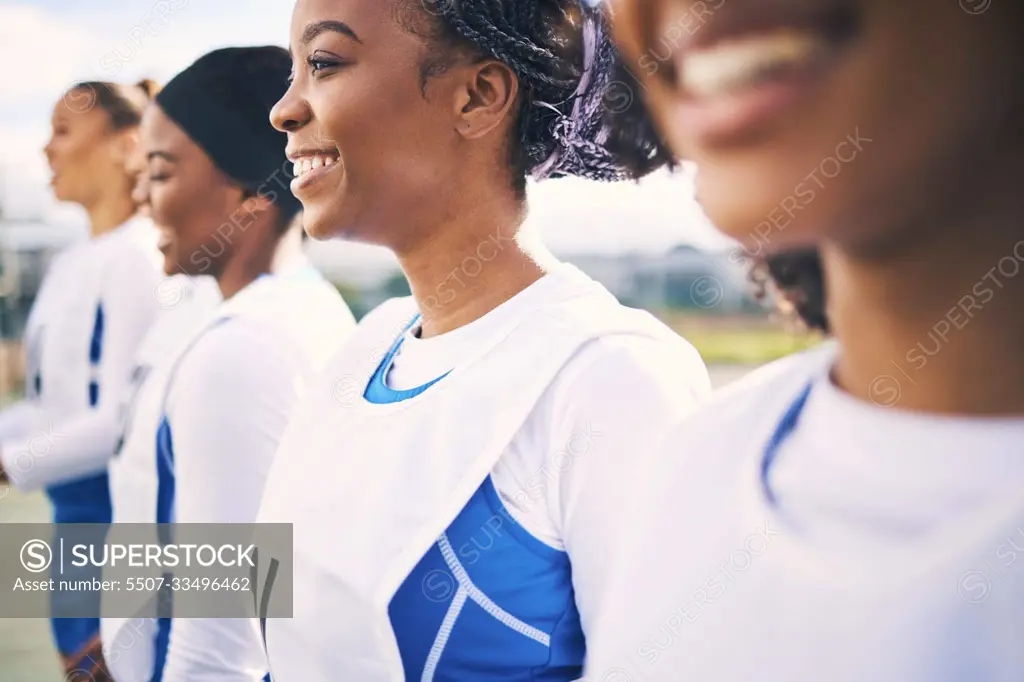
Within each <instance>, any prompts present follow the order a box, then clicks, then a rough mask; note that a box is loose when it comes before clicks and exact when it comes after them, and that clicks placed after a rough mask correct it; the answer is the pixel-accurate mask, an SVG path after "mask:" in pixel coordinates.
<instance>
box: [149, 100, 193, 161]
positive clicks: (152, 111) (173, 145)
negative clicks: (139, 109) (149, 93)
mask: <svg viewBox="0 0 1024 682" xmlns="http://www.w3.org/2000/svg"><path fill="white" fill-rule="evenodd" d="M139 141H140V144H141V146H142V147H143V149H145V151H146V153H147V154H149V153H150V152H164V153H166V154H172V155H173V156H174V157H175V158H176V159H179V160H182V159H185V160H187V159H189V158H192V157H196V156H205V154H204V152H203V150H202V149H201V148H200V147H199V145H197V144H196V143H195V142H193V141H192V138H190V137H189V136H188V134H186V133H185V131H184V130H182V129H181V128H179V127H178V124H177V123H175V122H174V121H173V120H172V119H171V118H170V117H169V116H168V115H167V114H165V113H164V110H163V109H161V108H160V105H158V104H150V105H149V106H148V107H146V111H145V112H143V114H142V123H141V125H140V126H139Z"/></svg>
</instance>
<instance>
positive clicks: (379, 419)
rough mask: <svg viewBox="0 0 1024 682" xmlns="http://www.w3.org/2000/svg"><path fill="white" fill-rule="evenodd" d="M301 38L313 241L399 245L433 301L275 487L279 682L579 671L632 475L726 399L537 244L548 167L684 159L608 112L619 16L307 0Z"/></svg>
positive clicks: (266, 518) (297, 142) (358, 338)
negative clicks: (283, 537)
mask: <svg viewBox="0 0 1024 682" xmlns="http://www.w3.org/2000/svg"><path fill="white" fill-rule="evenodd" d="M291 42H292V44H291V50H292V59H293V64H294V69H293V83H292V86H291V89H290V90H289V91H288V93H287V94H286V95H285V97H284V98H283V99H282V100H281V101H280V102H279V103H278V104H277V106H276V107H275V110H274V112H273V113H272V120H273V122H274V124H275V125H276V126H277V127H278V128H279V129H280V130H283V131H286V132H287V133H288V137H289V143H288V154H289V157H290V158H291V159H292V160H293V161H294V164H295V175H296V179H295V180H294V181H293V184H292V188H293V191H294V193H295V195H296V196H297V197H298V198H299V199H300V200H301V201H302V203H303V209H304V220H305V228H306V230H307V232H308V233H309V234H311V235H312V236H313V237H316V238H320V239H325V238H331V237H345V238H348V239H356V240H360V241H365V242H371V243H374V244H379V245H383V246H386V247H387V248H389V249H390V250H392V251H393V252H394V253H395V254H396V256H397V257H398V260H399V261H400V263H401V265H402V268H403V270H404V272H405V274H406V276H407V278H408V280H409V283H410V285H411V289H412V292H413V295H412V296H411V297H410V298H408V299H398V300H392V301H388V302H387V303H385V304H383V305H381V306H380V307H379V308H378V309H376V310H375V311H373V312H371V313H370V314H369V315H368V316H367V317H366V318H365V319H364V320H363V321H362V322H361V324H360V327H359V329H358V330H357V332H356V334H355V336H354V338H353V339H352V340H350V341H349V342H348V343H347V344H346V345H345V347H344V348H343V349H342V350H341V352H340V353H339V355H338V356H337V357H336V358H335V360H334V361H333V362H332V363H331V364H330V366H329V368H328V370H327V371H326V372H325V373H323V374H322V375H321V377H320V379H319V383H318V384H314V385H312V386H311V388H310V390H309V391H308V392H307V393H306V397H305V399H304V401H303V403H302V404H301V405H299V407H298V408H297V409H296V411H295V412H294V413H293V417H292V421H291V423H290V424H289V427H288V429H287V431H286V433H285V435H284V437H283V440H282V442H281V446H280V448H279V450H278V454H277V457H276V459H275V464H274V467H273V468H272V470H271V473H270V474H269V477H268V481H269V482H268V487H267V489H266V491H265V494H264V498H263V503H262V508H261V513H260V521H261V522H281V523H290V524H292V525H293V528H294V531H295V536H294V557H295V565H294V586H295V587H294V609H293V613H294V617H293V618H291V619H276V620H275V619H271V620H267V621H265V622H264V623H263V630H264V635H265V644H266V647H267V651H268V655H269V662H270V669H271V672H272V674H273V676H274V680H275V682H292V681H301V682H308V681H309V680H327V679H339V680H359V681H360V682H376V681H383V680H403V679H408V680H474V681H475V680H541V679H543V680H575V679H578V678H579V677H580V675H581V672H582V666H583V664H584V659H585V655H586V640H587V633H588V632H589V630H590V629H591V628H592V627H595V626H596V624H597V623H598V622H600V621H601V620H603V619H607V618H612V617H613V614H609V613H607V612H606V611H605V610H604V609H603V604H604V601H605V596H606V595H605V586H606V584H607V583H606V572H605V568H606V565H607V563H608V562H607V557H608V553H609V552H614V551H615V547H616V544H617V542H618V537H619V528H618V524H617V518H618V517H619V515H620V514H619V511H620V508H621V507H622V506H624V505H625V504H626V503H627V502H628V500H627V499H626V498H624V497H623V496H622V495H621V493H620V491H621V490H623V489H624V488H623V487H622V486H623V485H624V484H625V482H627V481H628V480H629V478H630V474H631V464H630V462H631V459H632V458H633V457H634V456H635V455H636V453H637V452H638V451H643V450H645V449H649V448H652V447H654V446H655V445H656V444H657V443H658V442H659V441H660V439H661V438H662V437H663V436H664V433H665V430H666V429H667V428H668V427H669V425H670V424H672V423H673V422H675V421H676V420H677V419H678V418H679V417H680V415H682V414H683V413H684V412H686V411H688V410H689V408H690V407H691V406H692V405H693V404H694V403H695V402H696V401H697V400H698V399H699V398H700V397H701V396H702V395H703V394H704V393H705V392H706V391H707V390H708V378H707V374H706V370H705V368H704V366H703V363H702V362H701V361H700V358H699V357H698V355H697V354H696V352H695V351H694V350H693V348H692V347H691V346H689V344H687V343H686V342H684V341H683V340H682V339H680V338H679V337H678V336H676V335H675V334H673V333H672V332H671V331H670V330H668V329H667V328H666V327H664V326H663V325H661V324H660V323H659V322H657V321H656V320H655V319H654V318H653V317H652V316H650V315H648V314H647V313H644V312H640V311H635V310H630V309H627V308H624V307H623V306H621V305H620V304H619V303H618V302H617V301H616V300H615V299H614V297H612V296H611V295H610V294H609V293H608V292H607V291H606V290H604V289H603V288H602V287H601V286H600V285H598V284H597V283H595V282H594V281H592V280H591V279H589V278H588V277H586V276H585V275H583V274H582V273H581V272H579V271H578V270H576V269H574V268H572V267H570V266H568V265H565V264H561V263H559V262H557V261H556V260H555V259H554V258H553V257H552V256H551V254H550V253H548V252H547V251H546V250H545V249H544V247H543V246H542V245H541V244H540V243H539V242H538V240H537V238H536V236H535V235H533V234H530V233H529V232H528V231H527V230H526V229H525V228H523V223H524V220H525V218H526V215H527V213H528V205H527V202H526V184H527V178H528V177H533V178H535V179H538V180H543V179H546V178H556V177H560V176H567V175H571V176H576V177H583V178H591V179H595V180H606V181H612V180H625V179H629V178H635V177H639V176H641V175H643V174H644V173H646V172H648V171H650V170H653V169H654V168H656V167H658V166H659V165H661V164H662V163H663V162H664V159H665V157H664V155H663V151H662V149H661V147H660V145H659V144H658V141H657V138H656V137H654V136H653V135H650V131H649V128H646V127H645V125H644V124H642V122H639V121H638V122H637V123H636V124H632V123H631V124H623V125H621V126H616V127H610V126H609V125H608V123H606V120H605V117H606V114H607V112H606V111H605V107H604V106H603V102H604V100H605V97H606V95H607V92H608V87H609V85H610V84H611V83H613V81H614V79H615V74H616V73H617V70H616V69H617V61H616V59H617V58H616V53H615V51H614V49H613V47H612V45H611V44H610V42H609V39H608V36H607V33H606V27H605V23H604V20H603V17H602V15H601V14H599V13H597V12H594V11H592V10H590V9H588V8H586V7H584V6H583V5H581V4H580V3H579V2H578V0H543V1H541V0H535V1H525V0H516V1H515V2H511V1H510V2H497V1H495V0H461V1H460V2H456V3H447V2H440V3H437V4H429V5H427V6H424V5H423V4H422V3H420V2H418V1H416V0H299V2H298V3H297V5H296V7H295V12H294V16H293V23H292V30H291ZM626 159H633V161H632V162H627V161H626Z"/></svg>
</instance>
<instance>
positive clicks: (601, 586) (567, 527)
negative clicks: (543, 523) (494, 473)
mask: <svg viewBox="0 0 1024 682" xmlns="http://www.w3.org/2000/svg"><path fill="white" fill-rule="evenodd" d="M574 364H575V367H574V368H573V370H574V372H573V375H572V376H571V377H569V378H568V380H567V381H566V382H565V383H564V390H562V391H561V392H560V395H558V396H556V400H555V407H554V410H553V414H552V428H551V432H550V433H551V437H552V440H551V441H550V442H549V445H548V449H547V452H548V453H552V454H550V455H549V461H548V465H549V467H548V468H549V471H554V472H559V474H558V478H557V484H556V485H552V486H550V488H549V489H548V492H547V497H548V504H547V506H548V509H549V513H551V514H552V516H553V517H554V519H553V521H554V523H555V526H556V528H557V529H558V532H559V535H560V536H561V539H562V542H563V544H564V546H565V550H566V552H567V553H568V554H569V559H570V562H571V565H572V581H573V589H574V591H575V594H576V605H577V609H578V610H579V614H580V619H581V623H582V626H583V631H584V634H585V635H586V636H588V639H589V633H590V632H591V631H593V629H594V628H596V627H598V624H599V621H601V620H609V621H614V619H615V614H612V613H607V609H606V608H605V605H606V604H607V603H608V599H609V594H608V593H609V588H610V585H611V582H610V581H609V579H608V578H609V568H610V563H611V562H610V560H609V559H610V558H611V557H613V556H614V555H615V554H616V553H617V552H619V551H621V550H620V547H621V538H622V537H623V534H624V533H628V532H629V529H628V528H625V527H624V526H623V524H622V518H623V514H622V513H621V512H622V510H623V509H624V508H625V507H626V506H627V504H628V503H629V500H628V499H627V491H629V490H630V487H629V485H628V483H629V480H630V479H631V477H632V476H633V475H634V474H635V473H636V470H637V467H636V466H635V463H636V462H637V460H638V458H639V456H640V453H643V452H646V451H650V450H652V449H653V448H655V447H657V446H658V445H659V444H660V443H662V442H664V439H665V438H666V436H667V435H668V434H669V433H670V432H671V430H672V429H673V427H675V426H676V425H677V424H678V422H679V420H681V419H682V418H684V417H685V416H686V415H687V414H688V413H689V412H690V411H691V410H692V409H693V408H695V407H696V406H697V405H699V404H700V402H701V401H702V400H703V399H704V398H705V397H706V396H707V395H708V394H709V393H710V381H709V378H708V374H707V368H706V367H705V366H704V363H703V361H702V360H701V359H700V356H699V355H698V354H697V352H696V351H695V350H693V348H692V347H691V346H689V344H686V343H685V342H681V341H680V343H678V344H677V343H673V342H668V341H664V340H654V339H649V338H640V337H623V338H618V339H615V338H613V339H603V340H601V341H599V342H597V344H595V345H592V346H590V347H589V348H587V349H585V350H584V351H583V352H582V353H581V355H580V356H578V358H577V362H576V363H574Z"/></svg>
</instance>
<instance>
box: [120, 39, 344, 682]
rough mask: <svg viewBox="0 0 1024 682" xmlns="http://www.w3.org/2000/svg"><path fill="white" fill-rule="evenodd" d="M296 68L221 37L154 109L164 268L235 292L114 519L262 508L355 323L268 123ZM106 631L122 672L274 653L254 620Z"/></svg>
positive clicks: (179, 671)
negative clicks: (290, 435) (299, 404)
mask: <svg viewBox="0 0 1024 682" xmlns="http://www.w3.org/2000/svg"><path fill="white" fill-rule="evenodd" d="M289 69H290V60H289V58H288V54H287V53H286V52H285V51H284V50H282V49H281V48H277V47H247V48H227V49H222V50H217V51H214V52H211V53H209V54H207V55H205V56H203V57H202V58H200V59H199V60H198V61H197V62H195V63H194V64H193V65H192V66H190V67H189V68H188V69H186V70H185V71H183V72H182V73H180V74H178V75H177V76H176V77H175V78H174V79H172V80H171V82H170V83H168V84H167V86H166V87H165V88H164V90H163V91H162V92H161V93H160V96H159V97H158V98H157V99H156V103H155V105H154V106H152V107H150V108H149V109H148V110H147V111H146V113H145V115H144V116H143V121H142V144H143V147H144V151H145V153H146V157H147V159H148V180H149V189H148V203H149V207H150V210H151V212H152V216H153V220H154V221H155V222H156V223H157V226H158V227H159V228H160V229H161V231H162V232H163V240H162V241H161V245H160V248H161V250H162V251H163V253H164V267H165V271H166V272H167V273H168V274H175V273H183V274H185V275H188V276H192V277H198V276H202V275H208V276H210V277H213V278H214V279H215V280H216V282H217V285H218V287H219V289H220V291H221V293H222V295H223V298H224V302H223V303H222V304H221V305H220V307H219V308H218V309H217V310H216V311H215V312H214V314H213V315H212V316H211V319H209V320H207V321H205V323H204V324H201V325H199V328H198V329H196V330H194V331H193V332H192V333H191V334H189V335H188V336H187V337H186V338H184V339H183V340H182V342H181V343H180V344H179V345H178V348H177V350H176V352H175V353H174V354H173V356H172V357H170V358H166V359H164V361H163V362H162V363H161V364H160V365H159V366H156V367H154V368H153V370H152V375H151V376H150V377H149V378H148V379H147V380H146V382H145V384H144V385H143V388H142V391H141V393H140V395H139V396H138V397H137V399H136V403H135V409H134V411H133V416H132V419H131V422H130V426H129V429H128V432H127V433H126V434H125V438H124V446H123V448H122V450H121V453H120V456H119V457H118V458H117V460H116V462H115V463H114V465H112V467H111V478H112V493H113V497H114V520H115V522H118V523H122V522H129V523H130V522H150V523H152V522H157V523H170V522H177V523H190V522H191V523H243V522H252V521H253V520H254V518H255V516H256V509H257V506H258V503H259V498H260V495H261V493H262V490H263V483H264V480H265V477H266V473H267V469H268V468H269V466H270V459H271V457H272V456H273V454H274V451H275V450H276V447H277V443H278V440H279V438H280V437H281V432H282V431H283V429H284V426H285V421H286V417H287V415H288V414H289V412H290V411H291V408H292V406H293V404H294V402H295V400H296V397H297V394H298V392H299V391H300V390H301V388H302V387H301V381H300V380H301V378H302V377H303V376H304V375H305V374H307V373H309V372H311V371H313V370H315V369H317V368H318V367H319V366H320V365H322V364H323V362H325V361H326V359H327V358H328V357H329V356H330V355H331V354H332V353H333V352H334V350H335V349H336V348H337V347H338V346H339V345H340V344H341V343H342V342H343V341H344V339H345V337H346V336H347V334H348V333H349V332H350V331H351V329H352V328H353V327H354V321H353V318H352V315H351V313H350V312H349V310H348V308H347V307H346V306H345V304H344V302H343V301H342V300H341V297H340V296H339V295H338V292H337V291H336V290H335V289H334V287H332V286H331V285H330V284H328V283H327V282H326V281H324V279H323V278H322V277H321V276H320V275H319V273H317V272H316V271H315V270H314V269H313V268H312V267H311V266H310V264H309V262H308V261H307V260H306V258H305V256H304V255H303V254H302V252H301V243H300V242H301V240H300V232H301V229H300V227H299V226H298V225H297V224H296V221H295V220H294V219H295V216H296V214H297V213H298V211H299V208H300V206H299V203H298V202H297V201H296V200H295V198H294V197H293V196H292V194H291V192H290V191H289V189H288V181H289V180H290V174H289V173H288V171H289V170H290V164H288V163H287V161H286V159H285V156H284V144H285V136H284V135H282V134H281V133H278V132H276V131H275V130H274V129H273V128H272V127H271V126H270V122H269V113H270V108H271V106H273V104H274V102H276V101H277V100H278V99H279V98H280V97H281V96H282V95H283V94H284V92H285V90H286V89H287V87H288V72H289ZM103 645H104V651H105V653H106V655H107V660H108V662H109V664H110V667H111V670H112V672H113V673H114V676H115V678H116V679H117V680H118V681H119V682H146V681H149V680H153V681H160V682H166V681H169V680H180V681H182V682H184V681H186V680H198V679H218V680H227V679H252V676H251V675H252V674H253V671H254V670H256V669H258V668H259V667H260V666H263V665H264V656H263V652H262V648H261V645H260V642H259V639H258V638H257V637H256V636H255V634H254V631H253V630H252V629H251V628H250V626H249V623H248V622H247V621H245V620H225V619H219V620H218V619H210V620H201V619H175V620H174V621H173V622H172V621H170V620H168V619H160V620H158V621H156V622H154V621H152V620H145V619H143V620H134V621H125V620H114V619H104V621H103ZM246 675H248V676H246Z"/></svg>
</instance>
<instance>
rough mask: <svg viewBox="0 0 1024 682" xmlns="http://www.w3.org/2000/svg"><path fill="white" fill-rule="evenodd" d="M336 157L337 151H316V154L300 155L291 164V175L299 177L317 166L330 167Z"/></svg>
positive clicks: (334, 162) (336, 160) (336, 159)
mask: <svg viewBox="0 0 1024 682" xmlns="http://www.w3.org/2000/svg"><path fill="white" fill-rule="evenodd" d="M338 159H339V155H338V153H337V152H318V153H316V154H307V155H303V156H300V157H298V158H296V159H295V161H294V163H293V164H292V175H294V176H295V177H296V178H301V177H303V176H304V175H306V174H307V173H312V172H313V171H314V170H317V169H318V168H330V167H331V166H333V165H334V164H336V163H338Z"/></svg>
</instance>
